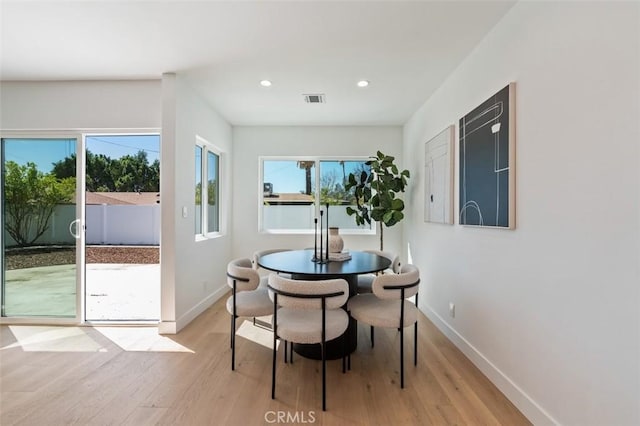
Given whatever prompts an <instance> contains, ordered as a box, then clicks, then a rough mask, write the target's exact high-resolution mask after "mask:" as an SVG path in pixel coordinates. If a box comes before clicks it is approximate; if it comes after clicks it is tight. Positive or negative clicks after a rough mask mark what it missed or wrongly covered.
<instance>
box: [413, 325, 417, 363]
mask: <svg viewBox="0 0 640 426" xmlns="http://www.w3.org/2000/svg"><path fill="white" fill-rule="evenodd" d="M413 365H418V321H416V323H415V324H414V325H413Z"/></svg>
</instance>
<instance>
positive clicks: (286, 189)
mask: <svg viewBox="0 0 640 426" xmlns="http://www.w3.org/2000/svg"><path fill="white" fill-rule="evenodd" d="M361 163H362V162H361V161H345V167H344V172H345V175H346V176H349V173H351V172H352V171H353V170H355V168H356V167H357V166H358V165H360V164H361ZM320 171H321V173H322V174H323V175H324V174H327V173H335V175H336V176H337V178H338V183H340V182H341V180H342V177H343V174H342V172H343V170H342V165H341V164H340V162H339V161H321V162H320ZM315 172H316V170H315V167H313V168H312V169H311V184H312V188H314V187H315ZM263 174H264V182H265V183H266V182H269V183H271V184H273V192H274V193H280V194H286V193H301V192H304V190H305V170H304V169H301V168H300V167H298V162H297V161H296V160H265V161H264V163H263Z"/></svg>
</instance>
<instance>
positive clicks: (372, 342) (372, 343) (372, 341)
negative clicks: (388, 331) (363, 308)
mask: <svg viewBox="0 0 640 426" xmlns="http://www.w3.org/2000/svg"><path fill="white" fill-rule="evenodd" d="M374 344H375V343H374V340H373V326H371V347H373V345H374Z"/></svg>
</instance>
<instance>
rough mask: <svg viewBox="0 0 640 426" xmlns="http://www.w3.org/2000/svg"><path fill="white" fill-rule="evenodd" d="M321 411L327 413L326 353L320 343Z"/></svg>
mask: <svg viewBox="0 0 640 426" xmlns="http://www.w3.org/2000/svg"><path fill="white" fill-rule="evenodd" d="M321 348H322V411H327V392H326V387H327V353H326V350H325V343H324V341H323V342H322V346H321Z"/></svg>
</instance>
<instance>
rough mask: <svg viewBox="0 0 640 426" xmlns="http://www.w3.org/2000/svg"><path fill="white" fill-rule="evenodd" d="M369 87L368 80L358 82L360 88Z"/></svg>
mask: <svg viewBox="0 0 640 426" xmlns="http://www.w3.org/2000/svg"><path fill="white" fill-rule="evenodd" d="M368 85H369V81H368V80H360V81H359V82H358V87H367V86H368Z"/></svg>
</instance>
